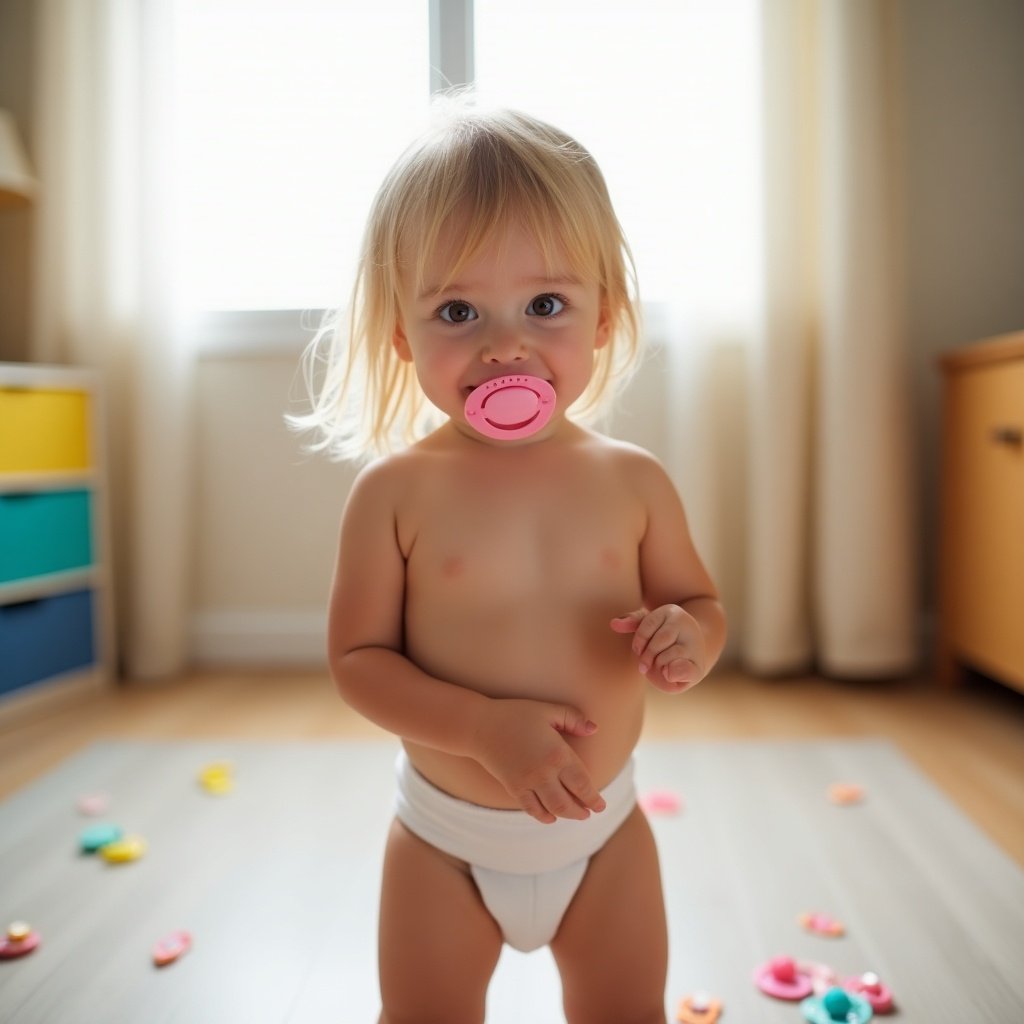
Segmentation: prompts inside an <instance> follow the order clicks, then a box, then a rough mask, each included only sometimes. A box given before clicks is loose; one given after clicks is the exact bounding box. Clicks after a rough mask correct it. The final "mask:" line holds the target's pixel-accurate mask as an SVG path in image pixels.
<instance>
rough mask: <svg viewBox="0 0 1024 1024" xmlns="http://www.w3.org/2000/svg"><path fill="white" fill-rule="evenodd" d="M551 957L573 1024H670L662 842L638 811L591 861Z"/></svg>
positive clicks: (636, 809) (568, 1015)
mask: <svg viewBox="0 0 1024 1024" xmlns="http://www.w3.org/2000/svg"><path fill="white" fill-rule="evenodd" d="M551 952H552V954H553V955H554V957H555V962H556V963H557V964H558V970H559V973H560V974H561V976H562V990H563V1001H564V1005H565V1014H566V1017H567V1019H568V1021H569V1024H604V1022H607V1024H664V1021H665V983H666V975H667V973H668V931H667V926H666V922H665V904H664V898H663V894H662V888H661V872H660V869H659V866H658V851H657V848H656V847H655V845H654V836H653V835H652V834H651V828H650V825H649V824H648V823H647V818H646V817H645V816H644V814H643V812H642V811H641V810H640V809H639V808H638V807H637V808H634V810H633V813H632V814H631V815H630V816H629V817H628V818H627V819H626V821H625V823H624V824H623V825H622V827H621V828H620V829H619V830H618V832H616V833H615V835H613V836H612V837H611V839H609V840H608V842H607V843H606V844H605V845H604V847H603V848H602V849H601V850H599V851H598V852H597V853H595V854H594V856H593V857H592V858H591V859H590V865H589V866H588V868H587V873H586V875H584V877H583V881H582V882H581V883H580V888H579V890H578V891H577V893H576V896H575V897H574V899H573V901H572V903H571V904H570V905H569V909H568V910H567V911H566V914H565V917H564V918H563V919H562V924H561V927H560V928H559V930H558V934H557V935H556V936H555V938H554V941H553V942H552V943H551Z"/></svg>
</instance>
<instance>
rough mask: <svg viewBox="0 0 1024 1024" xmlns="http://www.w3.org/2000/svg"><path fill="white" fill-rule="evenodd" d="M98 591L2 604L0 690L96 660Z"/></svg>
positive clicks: (71, 669)
mask: <svg viewBox="0 0 1024 1024" xmlns="http://www.w3.org/2000/svg"><path fill="white" fill-rule="evenodd" d="M93 614H94V611H93V593H92V591H91V590H75V591H71V592H70V593H67V594H58V595H55V596H53V597H43V598H38V599H36V600H33V601H19V602H17V603H15V604H7V605H0V693H5V692H7V691H9V690H15V689H17V688H18V687H21V686H27V685H28V684H29V683H34V682H37V681H38V680H41V679H47V678H48V677H50V676H55V675H59V674H60V673H63V672H71V671H74V670H76V669H84V668H88V667H89V666H90V665H93V664H95V662H96V644H95V635H94V628H93Z"/></svg>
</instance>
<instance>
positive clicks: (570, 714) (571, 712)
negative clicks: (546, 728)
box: [551, 704, 597, 736]
mask: <svg viewBox="0 0 1024 1024" xmlns="http://www.w3.org/2000/svg"><path fill="white" fill-rule="evenodd" d="M552 707H553V712H552V714H553V717H552V722H551V724H552V725H553V726H554V727H555V728H556V729H557V730H558V731H559V732H564V733H568V734H569V735H570V736H591V735H593V734H594V733H595V732H597V724H596V723H595V722H592V721H590V719H589V718H587V716H586V715H584V714H583V712H582V711H580V710H579V709H578V708H574V707H571V706H570V705H568V704H556V705H553V706H552Z"/></svg>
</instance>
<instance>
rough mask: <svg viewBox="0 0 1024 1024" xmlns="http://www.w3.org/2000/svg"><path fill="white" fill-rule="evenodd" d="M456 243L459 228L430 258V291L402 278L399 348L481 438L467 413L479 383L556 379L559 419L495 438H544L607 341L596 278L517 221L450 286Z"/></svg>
mask: <svg viewBox="0 0 1024 1024" xmlns="http://www.w3.org/2000/svg"><path fill="white" fill-rule="evenodd" d="M458 243H459V238H458V236H457V234H456V230H455V229H454V228H449V229H448V230H446V231H445V232H442V235H441V239H440V242H439V244H438V246H437V248H436V250H435V251H434V252H433V253H432V254H431V255H430V257H429V259H428V260H427V263H426V267H425V274H424V287H423V289H422V290H420V289H418V288H417V287H416V282H415V281H412V280H405V281H403V284H402V291H401V295H400V311H401V325H400V327H399V329H398V330H397V331H396V333H395V339H394V342H395V349H396V351H397V352H398V355H399V357H400V358H402V359H405V360H411V361H412V362H413V363H414V365H415V369H416V376H417V378H418V380H419V382H420V386H421V387H422V388H423V392H424V394H425V395H426V396H427V398H428V399H429V400H430V401H431V402H432V403H433V404H434V405H435V406H437V408H439V409H440V410H441V411H442V412H444V413H446V414H447V415H448V416H449V417H450V418H451V420H452V422H453V423H454V425H455V427H456V428H457V429H459V430H461V431H463V432H465V433H467V434H469V435H472V436H474V437H475V438H476V439H477V440H480V439H481V438H480V436H479V435H477V434H476V433H475V431H473V429H472V428H471V427H470V426H469V425H468V424H467V423H466V419H465V415H464V413H463V406H464V404H465V401H466V398H467V396H468V395H469V394H470V392H471V391H473V389H474V388H476V387H477V386H478V385H480V384H482V383H483V382H484V381H487V380H491V379H493V378H496V377H502V376H504V375H505V374H508V373H518V374H529V375H531V376H535V377H541V378H543V379H544V380H546V381H548V383H550V384H551V386H552V387H553V388H554V389H555V394H556V396H557V406H556V413H555V416H554V417H553V418H552V420H551V422H550V423H548V425H547V426H546V427H545V428H544V429H543V430H541V431H540V432H538V433H537V434H534V435H533V436H532V437H530V438H529V439H526V440H524V441H520V442H508V441H493V442H491V443H494V444H509V443H530V442H532V441H535V440H540V439H543V438H544V437H547V436H549V435H550V434H551V433H552V432H553V431H554V430H556V429H557V427H558V424H559V423H560V422H561V420H562V418H563V416H564V411H565V409H566V408H568V406H570V405H571V404H572V403H573V402H574V401H576V399H577V398H579V397H580V395H581V394H582V393H583V391H584V390H585V389H586V386H587V384H588V383H589V381H590V375H591V373H592V370H593V360H594V351H595V349H596V348H599V347H600V346H602V345H604V344H605V343H606V342H607V340H608V317H607V315H606V313H605V311H604V308H603V304H602V301H601V295H600V289H599V287H598V284H597V282H596V281H584V280H581V279H580V278H579V276H578V275H577V274H575V273H574V272H573V271H572V270H571V269H570V266H569V263H568V261H567V260H564V259H562V258H560V257H557V256H556V258H555V259H554V261H553V263H552V265H550V266H549V265H548V264H547V263H546V261H545V259H544V254H543V252H542V250H541V248H540V246H539V245H538V244H537V243H536V242H535V241H534V240H533V239H532V238H531V236H529V235H528V234H527V233H526V232H525V231H523V230H522V229H520V228H518V227H510V228H509V229H508V231H507V232H506V233H505V234H504V236H500V237H498V238H496V239H494V240H492V241H491V242H490V243H488V244H487V245H486V246H485V247H484V248H483V249H481V251H480V252H479V253H478V254H477V255H476V256H475V257H474V258H473V259H472V260H470V261H469V262H467V263H466V264H465V265H464V266H463V267H462V268H461V269H460V270H459V272H458V274H457V280H456V281H454V282H453V283H451V284H450V285H445V284H444V282H445V281H446V280H447V278H448V276H449V273H450V269H451V267H453V266H454V265H455V263H456V261H457V259H458V256H459V244H458ZM407 276H408V277H409V278H412V277H413V276H414V275H412V274H410V275H407Z"/></svg>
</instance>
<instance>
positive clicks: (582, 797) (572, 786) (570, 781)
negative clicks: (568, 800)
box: [561, 765, 607, 814]
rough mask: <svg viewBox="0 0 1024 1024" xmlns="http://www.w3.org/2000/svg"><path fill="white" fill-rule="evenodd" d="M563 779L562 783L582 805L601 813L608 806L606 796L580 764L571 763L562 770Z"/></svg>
mask: <svg viewBox="0 0 1024 1024" xmlns="http://www.w3.org/2000/svg"><path fill="white" fill-rule="evenodd" d="M561 779H562V785H563V786H565V788H566V789H567V790H568V791H569V793H570V794H571V795H572V797H573V799H574V800H576V801H577V802H578V803H579V805H580V806H581V807H587V808H589V809H590V810H592V811H594V812H596V813H598V814H600V813H601V811H603V810H604V809H605V807H606V806H607V804H606V802H605V799H604V797H603V796H601V794H600V793H599V792H598V791H597V789H595V788H594V784H593V783H592V782H591V781H590V775H589V774H588V773H587V771H586V769H584V768H583V767H581V766H580V765H571V766H570V767H568V768H566V769H565V771H564V772H562V775H561Z"/></svg>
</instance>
